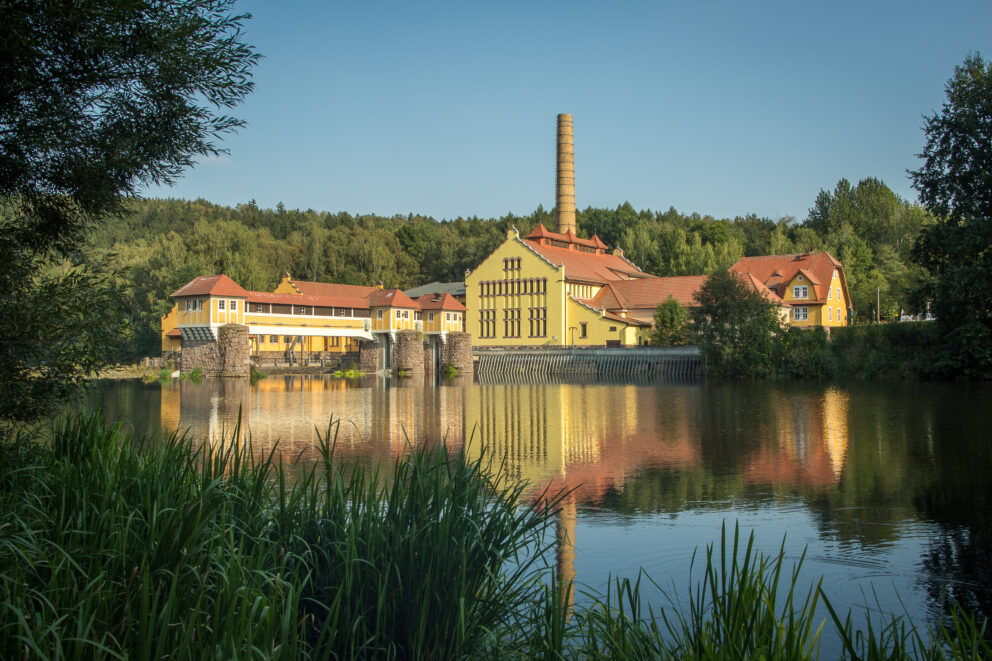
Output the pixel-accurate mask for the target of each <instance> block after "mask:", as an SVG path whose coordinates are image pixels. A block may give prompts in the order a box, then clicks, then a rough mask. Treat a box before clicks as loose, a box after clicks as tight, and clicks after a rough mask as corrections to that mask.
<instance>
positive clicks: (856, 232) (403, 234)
mask: <svg viewBox="0 0 992 661" xmlns="http://www.w3.org/2000/svg"><path fill="white" fill-rule="evenodd" d="M131 206H132V213H130V214H126V215H122V216H119V217H112V218H107V219H106V220H105V221H104V222H103V223H102V224H101V225H100V226H99V227H97V228H96V229H95V230H94V231H93V232H92V233H91V234H90V237H89V241H88V243H87V245H86V247H85V248H84V251H83V255H82V258H83V259H84V260H85V261H89V262H91V263H97V262H99V261H100V258H101V257H102V256H104V255H106V254H107V253H108V252H110V253H112V254H113V258H112V259H111V260H110V262H111V263H112V264H113V265H114V266H115V267H116V268H117V269H118V270H119V277H120V278H122V279H123V280H124V283H123V284H125V285H126V287H127V289H128V290H129V292H130V301H129V307H130V311H131V319H132V322H133V329H134V335H133V337H132V338H131V341H130V342H129V352H130V353H131V354H132V355H133V356H134V357H138V356H141V355H154V354H155V353H157V351H158V347H159V318H160V316H161V315H163V314H165V313H166V312H167V311H168V310H169V309H170V307H171V305H172V303H171V301H169V299H168V295H169V294H170V293H171V292H172V291H175V290H176V289H178V288H179V287H180V286H182V285H183V284H185V283H186V282H188V281H189V280H191V279H192V278H194V277H196V276H198V275H205V274H213V273H226V274H227V275H229V276H230V277H231V278H233V279H234V280H235V281H237V282H238V283H239V284H241V285H242V286H243V287H245V288H247V289H253V290H260V291H266V290H271V289H272V288H273V287H274V286H275V285H276V283H277V282H278V280H279V276H280V274H281V273H282V272H284V271H288V272H289V273H291V274H292V275H293V277H295V278H299V279H302V280H318V281H324V282H342V283H349V284H361V285H374V284H375V283H377V282H380V281H381V282H382V283H383V284H384V285H385V286H387V287H400V288H407V287H412V286H415V285H418V284H424V283H428V282H431V281H434V280H440V281H451V280H462V279H463V278H464V275H465V270H466V269H472V268H475V267H476V266H477V265H478V264H479V263H480V262H481V261H482V260H483V259H484V258H485V257H486V256H487V255H488V254H489V253H490V252H492V250H493V249H494V248H495V247H496V246H497V245H499V243H500V242H501V241H503V239H504V238H505V236H506V230H507V229H508V228H509V227H510V226H515V227H516V228H517V229H518V230H519V231H520V232H521V233H522V234H526V233H528V232H530V231H531V230H532V229H533V228H534V227H536V226H537V224H538V222H541V223H544V225H545V226H546V227H548V228H551V229H554V227H555V221H554V211H553V210H545V209H544V208H543V207H540V206H539V207H538V208H537V209H536V210H535V211H534V212H533V213H531V214H528V215H526V216H516V215H513V214H507V215H505V216H502V217H500V218H485V219H484V218H477V217H472V218H456V219H454V220H442V221H437V220H435V219H433V218H430V217H425V216H418V215H414V214H411V215H408V216H393V217H388V218H387V217H382V216H373V215H366V216H352V215H351V214H348V213H343V212H341V213H328V212H318V211H313V210H306V211H300V210H295V209H294V210H291V209H286V208H284V206H283V205H282V204H279V205H278V206H277V208H276V209H274V210H273V209H261V208H259V207H258V206H257V205H256V204H255V203H254V202H250V203H248V204H239V205H238V206H237V207H234V208H231V207H226V206H220V205H216V204H212V203H210V202H207V201H205V200H195V201H191V202H190V201H185V200H175V199H150V200H140V201H135V202H133V203H132V205H131ZM932 222H933V220H932V218H931V217H930V216H929V215H928V214H927V213H926V212H925V211H924V210H923V209H922V208H921V207H920V206H919V205H916V204H911V203H909V202H907V201H905V200H902V199H901V198H899V197H898V196H897V195H896V194H895V193H893V192H892V191H891V190H890V189H889V188H888V187H887V186H886V185H885V184H884V183H882V182H881V181H879V180H877V179H865V180H862V181H861V182H859V183H858V184H857V185H855V186H852V185H851V184H850V183H849V182H848V181H847V180H841V181H840V182H839V183H838V184H837V186H836V187H835V188H834V189H833V190H832V191H826V190H823V191H821V192H820V194H819V195H818V196H817V198H816V200H815V201H814V203H813V206H812V208H811V209H810V212H809V215H808V217H807V218H806V219H805V220H804V221H801V222H796V221H795V220H794V219H791V218H785V219H778V220H772V219H769V218H760V217H758V216H755V215H753V214H750V215H746V216H739V217H737V218H733V219H719V218H712V217H710V216H701V215H699V214H683V213H680V212H679V211H676V210H675V209H669V210H668V211H663V212H656V211H651V210H642V211H637V210H635V209H634V208H633V207H632V206H631V205H630V204H629V203H624V204H621V205H620V206H618V207H617V208H616V209H596V208H587V209H585V210H581V211H579V212H578V213H577V224H578V228H579V233H580V234H581V235H584V236H591V235H593V234H598V235H599V237H600V238H601V239H602V240H603V241H604V242H605V243H606V244H607V245H608V246H610V248H613V247H615V246H620V247H622V248H623V250H624V253H625V255H626V256H627V257H628V258H629V259H630V260H631V261H632V262H634V263H635V264H637V265H638V266H640V267H641V268H642V269H643V270H645V271H647V272H649V273H653V274H656V275H699V274H710V273H713V272H715V271H717V270H721V269H726V268H727V267H729V266H730V265H731V264H733V263H734V262H735V261H737V260H738V259H739V258H740V257H742V256H745V255H766V254H784V253H793V252H803V251H807V250H827V251H829V252H830V253H831V254H833V255H834V256H835V257H837V258H838V259H839V260H840V261H841V262H842V263H843V264H844V266H845V268H846V270H847V276H848V285H849V288H850V292H851V297H852V299H853V303H854V310H855V323H857V322H858V321H868V320H869V319H871V318H873V317H874V314H875V300H876V290H878V291H880V292H881V310H882V316H883V318H892V317H893V316H894V315H896V314H898V312H899V310H900V308H904V309H906V310H910V309H913V307H914V306H913V303H912V302H911V293H912V292H913V291H914V290H916V289H917V287H918V285H919V283H920V282H921V281H922V279H923V278H924V277H925V272H924V271H923V270H922V269H920V268H919V267H918V266H915V265H913V264H911V263H910V261H909V250H910V247H911V246H912V243H913V240H914V239H915V237H916V236H917V234H918V233H919V231H920V229H921V228H922V227H923V226H925V225H927V224H929V223H932Z"/></svg>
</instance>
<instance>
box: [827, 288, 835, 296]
mask: <svg viewBox="0 0 992 661" xmlns="http://www.w3.org/2000/svg"><path fill="white" fill-rule="evenodd" d="M833 297H834V290H833V289H831V288H830V287H827V298H833Z"/></svg>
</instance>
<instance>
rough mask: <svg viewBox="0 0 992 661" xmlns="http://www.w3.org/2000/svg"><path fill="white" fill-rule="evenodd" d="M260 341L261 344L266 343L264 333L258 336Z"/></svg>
mask: <svg viewBox="0 0 992 661" xmlns="http://www.w3.org/2000/svg"><path fill="white" fill-rule="evenodd" d="M258 343H259V344H265V336H264V335H259V336H258Z"/></svg>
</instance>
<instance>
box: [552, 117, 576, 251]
mask: <svg viewBox="0 0 992 661" xmlns="http://www.w3.org/2000/svg"><path fill="white" fill-rule="evenodd" d="M555 207H557V210H558V232H559V233H561V234H564V233H565V232H568V231H571V232H572V233H573V234H574V233H575V145H574V143H573V141H572V116H571V115H568V114H561V115H558V176H557V178H556V180H555Z"/></svg>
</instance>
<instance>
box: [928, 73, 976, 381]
mask: <svg viewBox="0 0 992 661" xmlns="http://www.w3.org/2000/svg"><path fill="white" fill-rule="evenodd" d="M945 93H946V96H947V100H946V101H945V102H944V105H943V107H942V108H941V111H940V113H939V114H938V113H934V114H933V115H931V116H929V117H927V118H926V122H925V124H924V133H925V135H926V145H925V147H924V149H923V153H922V154H919V156H920V158H922V159H923V165H922V166H921V167H920V169H918V170H914V171H911V172H910V173H909V175H910V178H911V179H912V182H913V187H914V188H916V190H917V191H919V193H920V201H921V202H922V203H923V205H924V207H926V208H927V209H928V210H929V211H930V212H931V213H933V214H934V215H936V216H937V217H938V218H939V219H940V222H938V223H936V224H935V225H932V226H930V227H928V228H926V229H925V230H924V231H923V232H922V233H921V235H920V237H919V239H918V240H917V242H916V244H915V246H914V247H913V259H914V260H915V261H916V262H917V263H918V264H920V265H921V266H923V267H925V268H927V269H929V270H930V272H931V273H932V274H933V278H932V280H931V281H930V282H929V284H928V285H927V286H926V287H925V288H924V295H925V296H927V297H928V298H930V299H932V301H933V311H934V313H935V314H936V316H937V319H938V323H939V324H940V327H941V330H942V333H943V335H944V337H945V344H946V345H947V346H949V347H954V351H953V352H952V354H951V355H949V360H950V365H949V367H950V368H951V369H952V370H954V371H956V372H958V373H963V374H968V375H975V376H983V377H985V378H988V376H989V374H990V370H992V314H990V310H992V139H990V136H992V63H986V62H984V61H983V60H982V57H981V55H979V54H977V53H976V54H974V55H969V56H968V57H967V58H965V61H964V63H963V64H961V65H960V66H958V67H956V68H955V69H954V75H953V76H952V77H951V79H950V80H949V81H948V82H947V85H946V87H945Z"/></svg>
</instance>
